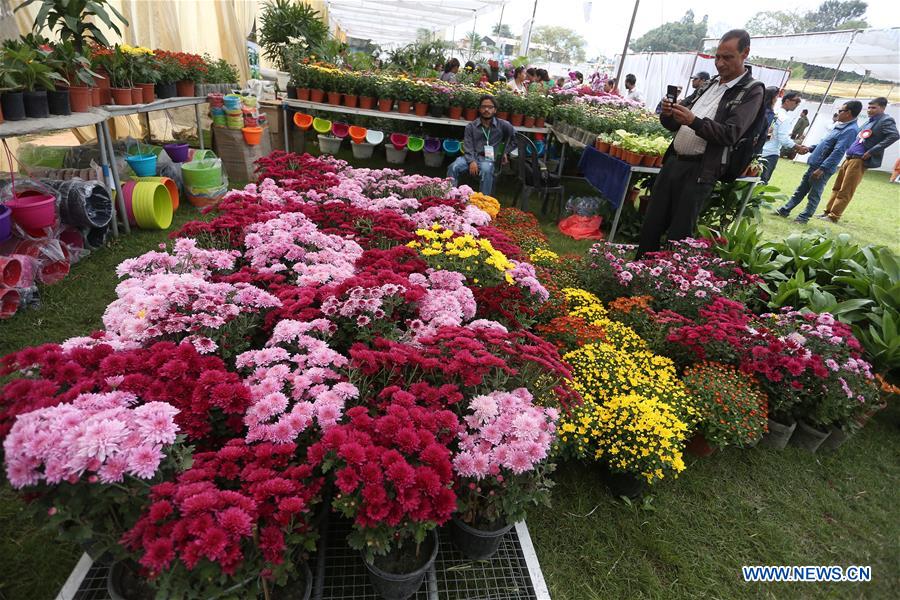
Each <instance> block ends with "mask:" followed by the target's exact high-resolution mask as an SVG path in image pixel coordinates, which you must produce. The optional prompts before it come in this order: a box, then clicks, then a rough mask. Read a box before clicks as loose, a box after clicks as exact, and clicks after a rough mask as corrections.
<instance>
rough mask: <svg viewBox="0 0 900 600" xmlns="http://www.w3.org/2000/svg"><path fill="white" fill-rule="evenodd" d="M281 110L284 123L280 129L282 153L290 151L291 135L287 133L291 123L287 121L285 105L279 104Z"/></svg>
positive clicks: (286, 107)
mask: <svg viewBox="0 0 900 600" xmlns="http://www.w3.org/2000/svg"><path fill="white" fill-rule="evenodd" d="M281 110H282V112H283V113H284V123H282V129H283V130H284V131H283V133H284V151H285V152H290V151H291V135H290V133H289V131H290V128H291V122H290V120H289V119H288V105H287V103H282V104H281Z"/></svg>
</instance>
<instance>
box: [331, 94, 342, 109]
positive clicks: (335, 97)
mask: <svg viewBox="0 0 900 600" xmlns="http://www.w3.org/2000/svg"><path fill="white" fill-rule="evenodd" d="M328 104H334V105H335V106H340V105H341V93H340V92H328Z"/></svg>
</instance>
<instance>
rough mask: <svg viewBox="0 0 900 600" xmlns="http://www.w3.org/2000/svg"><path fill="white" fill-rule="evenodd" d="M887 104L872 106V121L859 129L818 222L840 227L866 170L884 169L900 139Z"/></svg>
mask: <svg viewBox="0 0 900 600" xmlns="http://www.w3.org/2000/svg"><path fill="white" fill-rule="evenodd" d="M887 102H888V101H887V98H875V99H874V100H872V101H871V102H869V120H868V121H866V124H865V125H863V126H862V127H860V128H859V135H858V136H857V137H856V141H855V142H854V143H853V144H851V146H850V147H849V148H847V158H845V159H844V162H843V164H841V168H840V169H838V174H837V178H836V179H835V180H834V187H833V188H831V199H830V200H829V201H828V206H826V207H825V213H824V214H821V215H819V216H818V217H816V218H818V219H822V220H823V221H831V222H832V223H837V222H838V220H839V219H840V218H841V215H843V214H844V211H845V210H846V209H847V205H848V204H850V201H851V200H853V194H854V192H856V186H858V185H859V184H860V182H861V181H862V178H863V175H865V173H866V169H876V168H878V167H880V166H881V159H882V157H883V156H884V151H885V150H887V148H888V147H889V146H890V145H891V144H893V143H894V142H896V141H897V140H898V139H900V133H898V132H897V123H895V122H894V119H893V118H892V117H891V116H889V115H886V114H885V113H884V109H886V108H887Z"/></svg>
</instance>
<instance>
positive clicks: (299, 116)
mask: <svg viewBox="0 0 900 600" xmlns="http://www.w3.org/2000/svg"><path fill="white" fill-rule="evenodd" d="M312 123H313V116H312V115H308V114H306V113H294V125H296V126H297V127H298V128H299V129H302V130H303V131H306V130H308V129H309V128H310V127H312Z"/></svg>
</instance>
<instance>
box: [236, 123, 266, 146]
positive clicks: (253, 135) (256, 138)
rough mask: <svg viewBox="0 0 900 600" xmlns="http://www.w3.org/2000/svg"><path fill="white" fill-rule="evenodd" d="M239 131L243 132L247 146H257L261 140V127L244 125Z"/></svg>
mask: <svg viewBox="0 0 900 600" xmlns="http://www.w3.org/2000/svg"><path fill="white" fill-rule="evenodd" d="M241 133H243V134H244V141H245V142H247V145H248V146H258V145H259V143H260V142H261V141H262V134H263V129H262V127H244V128H243V129H241Z"/></svg>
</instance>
